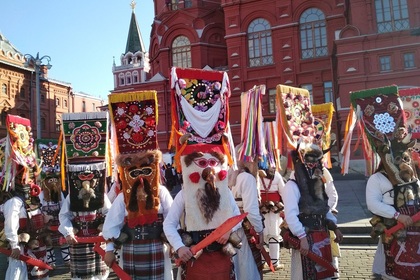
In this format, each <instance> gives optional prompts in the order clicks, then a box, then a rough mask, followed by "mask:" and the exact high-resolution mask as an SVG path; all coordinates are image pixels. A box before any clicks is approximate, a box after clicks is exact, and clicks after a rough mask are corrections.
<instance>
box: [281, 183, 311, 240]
mask: <svg viewBox="0 0 420 280" xmlns="http://www.w3.org/2000/svg"><path fill="white" fill-rule="evenodd" d="M282 194H283V204H284V215H285V219H286V222H287V225H288V226H289V229H290V231H291V232H292V233H293V234H294V235H295V236H297V237H300V238H301V237H304V236H306V233H305V228H304V227H303V225H302V223H301V222H300V221H299V218H298V215H299V213H300V212H299V199H300V192H299V188H298V186H297V185H296V183H295V182H294V181H292V180H289V181H287V183H286V185H285V186H284V188H283V192H282Z"/></svg>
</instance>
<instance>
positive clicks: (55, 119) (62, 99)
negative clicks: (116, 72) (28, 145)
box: [0, 33, 104, 139]
mask: <svg viewBox="0 0 420 280" xmlns="http://www.w3.org/2000/svg"><path fill="white" fill-rule="evenodd" d="M26 62H27V60H26V58H25V55H23V54H22V53H21V52H20V51H19V50H18V49H17V48H15V47H14V46H13V44H12V43H11V42H9V41H8V40H7V38H6V37H5V36H4V35H3V34H1V33H0V138H3V137H5V136H6V133H7V131H6V116H7V114H12V115H19V116H21V117H24V118H28V119H30V120H31V126H32V132H33V135H34V137H35V136H37V135H38V131H37V121H38V120H40V128H41V133H40V136H41V137H42V138H47V139H58V137H59V136H60V130H61V114H62V113H70V112H92V111H99V107H100V106H102V105H103V104H104V100H102V99H101V98H97V97H94V96H90V95H88V94H85V93H81V92H75V91H73V87H72V85H71V83H68V82H63V81H58V80H55V79H51V78H49V77H48V69H47V67H45V66H42V65H41V68H40V75H39V92H40V100H39V102H40V103H39V105H40V107H39V108H40V113H41V114H40V117H39V118H38V116H37V113H36V112H37V110H36V107H37V106H36V83H37V80H36V72H35V67H34V64H33V62H31V63H29V64H28V65H26ZM42 63H43V64H47V61H46V60H44V61H42ZM52 63H53V61H52Z"/></svg>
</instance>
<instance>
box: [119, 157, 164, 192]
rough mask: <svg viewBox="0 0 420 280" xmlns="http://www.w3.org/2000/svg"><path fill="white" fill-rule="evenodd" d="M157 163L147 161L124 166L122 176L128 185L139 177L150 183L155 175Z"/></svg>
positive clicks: (131, 184)
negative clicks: (145, 163) (146, 162)
mask: <svg viewBox="0 0 420 280" xmlns="http://www.w3.org/2000/svg"><path fill="white" fill-rule="evenodd" d="M156 168H157V164H156V163H155V162H152V163H148V164H147V165H144V164H138V165H133V166H127V167H124V169H123V170H124V178H125V180H126V181H127V183H128V186H133V185H134V183H135V182H136V181H138V180H139V179H140V178H142V179H143V180H147V181H149V182H150V183H151V182H152V181H153V180H154V178H155V177H156Z"/></svg>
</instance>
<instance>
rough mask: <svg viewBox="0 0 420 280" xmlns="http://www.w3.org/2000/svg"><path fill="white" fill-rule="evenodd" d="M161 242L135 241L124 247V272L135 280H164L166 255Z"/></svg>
mask: <svg viewBox="0 0 420 280" xmlns="http://www.w3.org/2000/svg"><path fill="white" fill-rule="evenodd" d="M163 249H164V248H163V243H162V241H161V240H158V239H153V240H133V241H131V242H127V243H124V244H123V246H122V249H121V250H122V260H123V267H124V271H125V272H127V273H128V274H129V275H130V276H131V277H132V279H133V280H149V279H150V280H160V279H162V280H163V279H164V272H165V266H164V263H165V261H164V254H163Z"/></svg>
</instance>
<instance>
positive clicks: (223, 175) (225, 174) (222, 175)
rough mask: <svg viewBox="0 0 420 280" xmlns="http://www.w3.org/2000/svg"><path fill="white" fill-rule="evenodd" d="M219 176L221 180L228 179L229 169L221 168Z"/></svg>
mask: <svg viewBox="0 0 420 280" xmlns="http://www.w3.org/2000/svg"><path fill="white" fill-rule="evenodd" d="M217 175H218V176H219V180H220V181H223V180H224V179H226V176H227V171H226V170H220V172H219V174H217Z"/></svg>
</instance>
